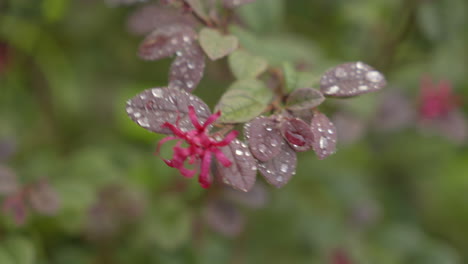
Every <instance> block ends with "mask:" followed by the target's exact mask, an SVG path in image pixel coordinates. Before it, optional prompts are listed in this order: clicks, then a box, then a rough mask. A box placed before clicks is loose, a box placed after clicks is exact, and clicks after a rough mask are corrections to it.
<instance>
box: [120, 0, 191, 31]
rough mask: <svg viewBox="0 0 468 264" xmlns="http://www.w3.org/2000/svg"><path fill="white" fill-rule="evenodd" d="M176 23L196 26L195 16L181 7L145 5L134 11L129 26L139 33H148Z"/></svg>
mask: <svg viewBox="0 0 468 264" xmlns="http://www.w3.org/2000/svg"><path fill="white" fill-rule="evenodd" d="M174 24H182V25H186V26H194V25H196V24H197V22H196V20H195V18H194V17H193V16H192V15H191V14H188V13H184V12H183V11H182V10H181V9H177V8H173V7H170V6H168V5H158V4H151V5H145V6H142V7H140V8H138V9H137V10H136V11H134V12H133V13H132V14H131V15H130V17H129V18H128V21H127V28H128V30H129V31H130V32H132V33H134V34H137V35H144V34H148V33H150V32H151V31H153V30H155V29H157V28H162V27H166V26H171V25H174Z"/></svg>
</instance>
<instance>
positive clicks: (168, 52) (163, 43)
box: [138, 25, 197, 60]
mask: <svg viewBox="0 0 468 264" xmlns="http://www.w3.org/2000/svg"><path fill="white" fill-rule="evenodd" d="M196 38H197V33H196V32H195V31H193V29H192V28H190V27H188V26H185V25H169V26H165V27H162V28H158V29H156V30H154V31H153V32H151V34H149V35H148V36H147V37H146V38H145V39H144V40H143V42H142V43H141V45H140V48H139V52H138V55H139V56H140V57H141V58H142V59H144V60H159V59H163V58H167V57H170V56H172V55H173V54H174V53H177V52H180V51H182V50H185V49H186V46H187V45H191V44H192V43H193V42H194V40H195V39H196Z"/></svg>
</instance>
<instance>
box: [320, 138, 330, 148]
mask: <svg viewBox="0 0 468 264" xmlns="http://www.w3.org/2000/svg"><path fill="white" fill-rule="evenodd" d="M319 144H320V148H321V149H325V148H327V146H328V141H327V139H326V138H325V137H321V138H320V141H319Z"/></svg>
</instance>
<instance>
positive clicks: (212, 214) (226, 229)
mask: <svg viewBox="0 0 468 264" xmlns="http://www.w3.org/2000/svg"><path fill="white" fill-rule="evenodd" d="M203 216H204V219H205V221H206V222H207V224H208V225H209V226H210V227H211V228H212V229H213V230H215V231H216V232H219V233H221V234H222V235H224V236H227V237H235V236H237V235H239V234H240V233H241V232H242V230H243V229H244V226H245V217H244V215H243V214H242V213H241V211H240V210H239V209H238V208H237V207H236V206H235V205H234V204H233V203H232V202H230V201H227V200H224V199H212V200H210V201H209V202H208V204H207V205H206V207H205V208H204V210H203Z"/></svg>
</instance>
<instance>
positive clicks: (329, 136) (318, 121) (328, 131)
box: [311, 113, 337, 159]
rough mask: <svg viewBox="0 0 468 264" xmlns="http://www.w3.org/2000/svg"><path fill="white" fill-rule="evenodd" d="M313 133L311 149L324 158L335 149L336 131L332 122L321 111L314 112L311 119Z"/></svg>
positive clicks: (320, 157)
mask: <svg viewBox="0 0 468 264" xmlns="http://www.w3.org/2000/svg"><path fill="white" fill-rule="evenodd" d="M311 128H312V133H313V134H314V145H313V149H314V152H315V154H317V156H318V158H319V159H324V158H326V157H328V156H330V155H331V154H333V153H335V151H336V140H337V133H336V128H335V126H334V125H333V123H332V122H331V121H330V120H329V119H328V117H327V116H325V115H324V114H322V113H316V114H315V115H314V117H313V118H312V121H311Z"/></svg>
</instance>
